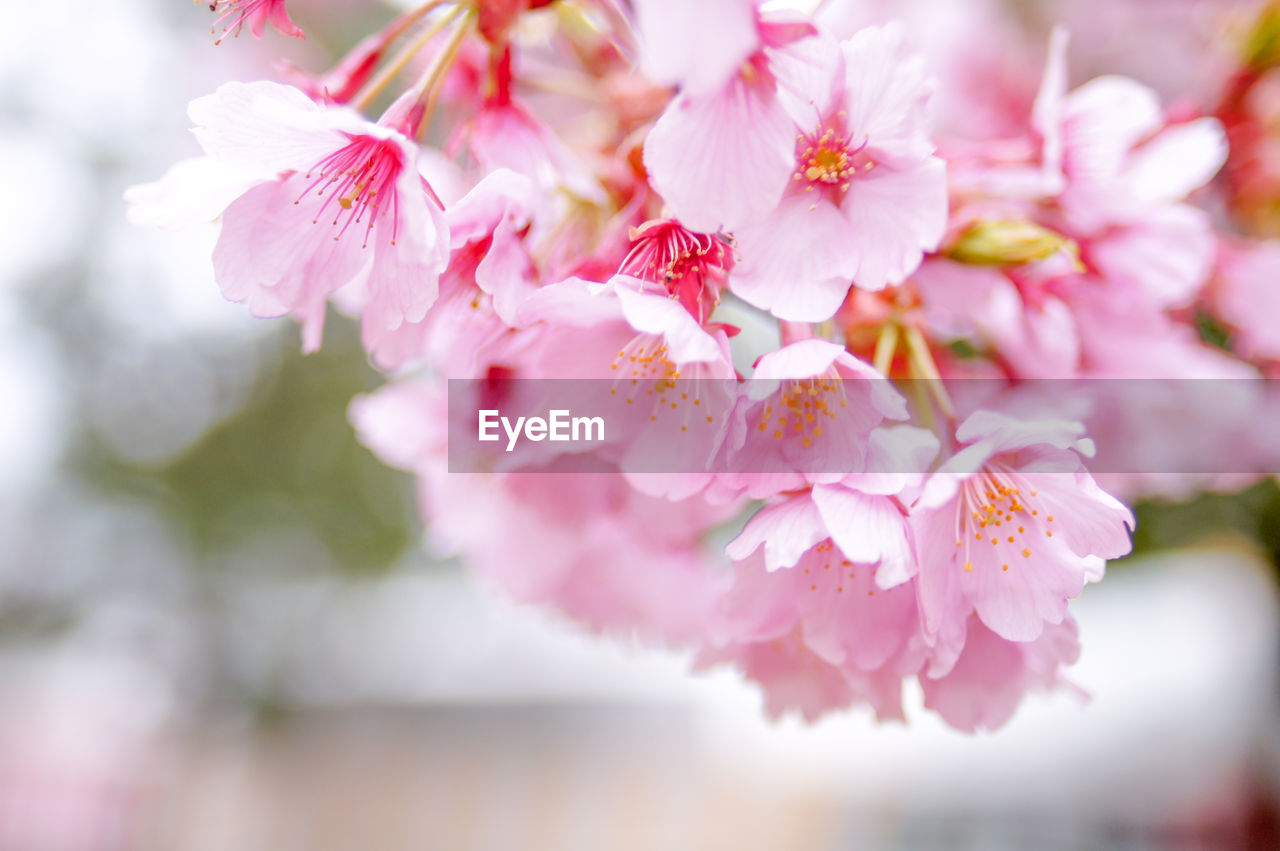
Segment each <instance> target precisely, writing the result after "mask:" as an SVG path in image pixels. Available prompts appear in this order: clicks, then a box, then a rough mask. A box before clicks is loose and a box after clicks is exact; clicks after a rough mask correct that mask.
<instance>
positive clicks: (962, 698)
mask: <svg viewBox="0 0 1280 851" xmlns="http://www.w3.org/2000/svg"><path fill="white" fill-rule="evenodd" d="M1079 655H1080V644H1079V641H1078V640H1077V629H1076V623H1075V621H1074V620H1072V619H1071V618H1070V617H1067V618H1065V619H1064V620H1063V621H1062V622H1061V623H1057V624H1051V625H1049V626H1047V627H1046V628H1045V630H1044V632H1042V633H1041V634H1040V636H1039V637H1038V638H1036V639H1035V640H1034V641H1009V640H1008V639H1005V638H1001V637H1000V636H999V635H998V634H996V633H995V632H994V631H992V630H990V629H988V628H987V627H986V626H985V625H984V624H983V622H982V620H981V619H979V618H978V617H977V616H976V615H973V616H970V618H969V623H968V624H967V625H966V637H965V644H964V651H963V652H961V654H960V658H959V659H957V660H956V663H955V665H954V667H952V668H951V669H950V670H949V671H948V672H947V673H946V674H945V675H943V676H941V677H937V678H933V677H929V676H925V675H923V674H922V675H921V676H920V685H921V686H922V688H923V689H924V705H925V706H926V707H927V708H929V709H932V710H934V711H935V712H937V713H938V714H939V715H941V716H942V719H943V720H944V721H946V722H947V723H948V724H950V725H951V726H952V727H955V728H956V729H958V730H963V731H965V732H967V733H973V732H976V731H978V730H980V729H982V730H995V729H996V728H997V727H1001V726H1003V725H1004V723H1005V722H1006V721H1008V720H1009V718H1010V717H1012V716H1013V713H1014V710H1015V709H1017V708H1018V704H1019V703H1020V702H1021V701H1022V697H1023V695H1024V694H1026V693H1027V691H1029V690H1033V689H1037V690H1050V689H1053V688H1056V687H1060V686H1063V685H1065V686H1067V687H1068V688H1071V689H1073V690H1075V691H1077V693H1080V694H1083V693H1081V692H1079V690H1078V689H1075V688H1074V686H1072V685H1071V684H1070V683H1068V682H1067V681H1065V680H1064V679H1062V677H1061V674H1060V673H1059V669H1060V668H1061V666H1063V665H1070V664H1073V663H1074V662H1075V661H1076V659H1077V657H1078V656H1079Z"/></svg>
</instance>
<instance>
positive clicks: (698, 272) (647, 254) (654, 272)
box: [618, 219, 733, 322]
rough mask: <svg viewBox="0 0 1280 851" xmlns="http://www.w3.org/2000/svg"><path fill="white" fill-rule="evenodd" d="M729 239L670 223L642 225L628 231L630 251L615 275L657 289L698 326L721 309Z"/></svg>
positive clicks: (730, 255)
mask: <svg viewBox="0 0 1280 851" xmlns="http://www.w3.org/2000/svg"><path fill="white" fill-rule="evenodd" d="M730 247H731V243H730V241H729V238H728V237H725V236H722V235H720V234H705V233H694V232H693V231H691V230H689V229H688V228H686V227H684V226H683V225H681V224H680V223H679V222H677V221H675V220H674V219H656V220H651V221H647V222H645V223H644V224H642V225H640V227H638V228H632V230H631V247H630V249H629V250H628V251H627V256H626V258H625V259H624V260H623V261H622V265H621V267H619V269H618V272H619V273H620V274H623V275H630V276H631V277H633V278H639V279H640V280H642V281H649V282H651V283H655V284H662V285H663V286H664V287H666V289H667V292H668V293H670V294H671V295H673V296H675V297H676V298H678V299H679V300H680V303H681V304H683V305H684V306H685V308H686V309H687V310H688V311H689V312H690V313H691V314H693V316H694V318H696V319H697V320H698V321H699V322H702V321H703V320H705V319H706V317H707V316H708V315H710V313H711V311H712V310H714V309H715V306H716V305H717V304H719V303H720V289H721V288H722V286H723V283H724V273H725V272H726V271H727V270H729V269H730V268H732V267H733V253H732V252H731V251H730Z"/></svg>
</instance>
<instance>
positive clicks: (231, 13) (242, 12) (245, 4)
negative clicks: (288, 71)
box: [209, 0, 306, 43]
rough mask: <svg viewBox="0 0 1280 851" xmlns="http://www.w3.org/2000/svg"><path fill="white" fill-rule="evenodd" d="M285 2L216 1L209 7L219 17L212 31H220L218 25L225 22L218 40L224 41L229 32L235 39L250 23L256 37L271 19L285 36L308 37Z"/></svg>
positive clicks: (259, 35) (266, 0)
mask: <svg viewBox="0 0 1280 851" xmlns="http://www.w3.org/2000/svg"><path fill="white" fill-rule="evenodd" d="M284 4H285V0H212V2H210V3H209V9H210V11H212V12H213V13H214V14H215V15H217V16H218V18H217V20H215V21H214V22H213V26H212V27H211V28H210V29H209V32H210V33H213V32H216V31H217V29H218V24H222V34H221V35H219V36H218V41H217V42H215V43H221V42H222V40H223V39H224V38H226V37H227V35H228V34H230V35H231V37H232V38H235V37H236V36H238V35H240V31H241V30H242V29H244V27H245V25H246V24H248V26H249V32H251V33H253V37H254V38H262V33H263V32H264V31H265V30H266V28H267V22H268V21H269V22H270V23H271V25H272V26H273V27H275V28H276V30H277V31H279V32H280V33H282V34H283V35H287V36H293V37H294V38H306V36H305V35H304V34H303V32H302V30H300V29H298V26H297V24H295V23H294V22H293V21H292V20H290V19H289V12H288V10H287V9H285V5H284Z"/></svg>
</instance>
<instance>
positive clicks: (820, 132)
mask: <svg viewBox="0 0 1280 851" xmlns="http://www.w3.org/2000/svg"><path fill="white" fill-rule="evenodd" d="M837 118H839V119H841V120H843V115H840V116H837ZM865 147H866V144H865V143H864V144H862V145H854V144H853V141H852V134H850V133H847V132H844V131H842V130H840V129H838V128H837V127H832V126H828V125H825V124H824V125H823V126H820V127H819V128H818V129H817V130H815V131H813V132H812V133H809V134H802V135H800V136H798V137H797V138H796V169H795V171H794V172H793V173H792V175H791V177H792V180H793V181H794V182H795V185H797V186H804V191H805V192H812V191H814V190H817V191H819V192H822V193H823V194H824V195H825V196H826V197H828V198H830V199H831V200H833V201H838V200H839V198H840V196H841V195H843V194H844V193H845V192H846V191H848V189H849V185H850V181H851V180H853V179H854V178H855V177H857V176H858V175H859V174H865V173H866V172H868V171H870V170H871V169H872V168H874V167H875V162H874V161H872V159H871V158H870V157H869V156H867V154H866V153H865V152H864V148H865Z"/></svg>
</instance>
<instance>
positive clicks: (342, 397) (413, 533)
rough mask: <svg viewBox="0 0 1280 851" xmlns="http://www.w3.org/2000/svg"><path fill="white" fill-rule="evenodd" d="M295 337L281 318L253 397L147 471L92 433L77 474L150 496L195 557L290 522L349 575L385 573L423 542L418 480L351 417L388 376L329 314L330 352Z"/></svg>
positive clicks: (344, 323)
mask: <svg viewBox="0 0 1280 851" xmlns="http://www.w3.org/2000/svg"><path fill="white" fill-rule="evenodd" d="M297 333H298V332H297V329H296V328H295V327H294V326H293V325H292V324H289V323H281V324H280V333H279V334H278V335H277V337H276V341H277V343H278V353H277V357H278V359H277V360H276V362H275V363H273V364H269V365H268V368H266V369H264V370H263V373H262V377H261V378H260V380H259V381H258V383H257V385H256V386H255V387H254V388H253V390H252V392H251V394H250V398H249V400H248V403H247V404H245V405H244V406H243V407H241V408H240V409H239V410H237V411H236V412H234V413H233V414H232V415H231V416H230V417H229V418H227V419H225V420H224V421H222V422H221V423H219V424H217V425H215V426H214V427H213V428H212V429H210V430H209V431H208V432H207V433H206V434H205V435H204V436H203V437H202V438H201V439H200V440H198V441H197V442H196V443H195V444H193V445H192V446H190V447H189V448H188V449H187V450H186V451H185V452H183V453H181V454H180V455H178V456H177V457H175V458H172V459H170V460H168V461H167V462H165V463H163V464H160V465H158V466H148V465H145V464H140V463H137V462H133V461H130V460H127V459H124V458H122V457H120V456H119V454H117V453H115V452H113V451H111V449H110V448H109V447H108V446H107V445H106V444H105V443H104V442H103V441H101V440H99V439H95V438H94V436H93V435H92V434H89V435H87V436H86V440H85V443H84V445H83V448H82V450H81V453H80V454H79V457H78V459H76V462H75V464H76V466H77V467H78V470H79V472H80V473H81V475H82V476H83V477H84V478H85V479H86V481H87V482H88V483H90V484H91V485H93V486H95V487H97V488H100V489H103V490H105V491H108V492H113V493H118V494H120V495H128V496H131V497H133V498H139V499H142V500H144V501H149V502H151V503H153V504H154V505H155V507H156V508H158V509H159V510H161V511H162V512H164V513H165V514H166V515H167V516H168V517H169V518H171V520H172V521H173V522H174V523H175V525H176V526H178V527H179V528H181V529H182V530H184V531H185V532H186V534H187V537H188V539H189V540H190V541H191V543H192V544H193V546H194V548H195V549H196V550H197V552H201V553H210V552H216V551H219V550H222V549H226V548H230V547H232V546H234V545H236V544H237V543H239V542H243V541H245V540H248V539H249V538H250V537H252V536H254V535H256V534H258V533H261V532H264V531H271V530H280V529H293V530H296V531H300V532H303V533H308V534H311V535H314V536H315V538H317V539H318V540H320V541H321V542H323V544H324V546H325V548H326V549H327V551H328V553H329V554H330V555H331V556H332V558H333V560H334V563H335V565H336V566H337V567H338V568H339V569H341V570H344V571H352V572H365V571H380V570H384V569H386V568H387V567H388V566H390V565H391V564H392V563H393V562H395V561H396V559H397V558H399V557H400V556H401V555H402V554H403V553H404V552H405V550H406V548H407V547H408V546H410V545H411V544H412V543H413V542H414V541H416V540H417V538H418V532H417V521H416V518H415V517H414V512H413V498H412V483H411V479H410V477H409V476H407V475H406V474H404V473H400V472H397V471H395V470H391V469H390V468H388V467H386V466H384V465H383V464H382V463H381V462H379V461H378V460H377V459H376V458H375V457H374V456H373V455H372V454H371V453H370V452H369V451H368V450H367V449H365V448H364V447H363V446H361V445H360V444H359V443H358V442H357V441H356V438H355V434H354V431H353V429H352V427H351V425H350V423H349V422H348V420H347V406H348V404H349V403H350V401H351V398H352V397H353V396H354V395H356V394H357V393H362V392H367V391H369V390H372V389H374V388H375V387H377V386H378V385H379V384H380V383H381V382H382V379H381V377H380V376H379V375H378V373H377V372H376V371H374V369H373V368H372V367H371V366H369V365H368V363H367V362H366V360H365V357H364V355H363V352H362V351H361V349H360V345H359V339H358V330H357V329H356V328H355V325H354V324H353V323H352V322H350V321H349V320H346V319H341V318H339V317H333V316H331V317H330V321H329V322H328V327H327V329H326V333H325V345H324V348H322V349H321V350H320V351H319V352H316V353H315V354H312V355H308V356H305V357H304V356H303V355H302V354H301V353H300V352H299V350H298V337H297Z"/></svg>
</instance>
